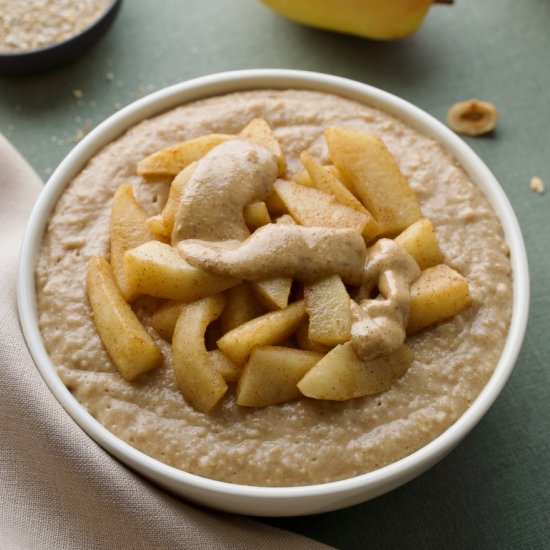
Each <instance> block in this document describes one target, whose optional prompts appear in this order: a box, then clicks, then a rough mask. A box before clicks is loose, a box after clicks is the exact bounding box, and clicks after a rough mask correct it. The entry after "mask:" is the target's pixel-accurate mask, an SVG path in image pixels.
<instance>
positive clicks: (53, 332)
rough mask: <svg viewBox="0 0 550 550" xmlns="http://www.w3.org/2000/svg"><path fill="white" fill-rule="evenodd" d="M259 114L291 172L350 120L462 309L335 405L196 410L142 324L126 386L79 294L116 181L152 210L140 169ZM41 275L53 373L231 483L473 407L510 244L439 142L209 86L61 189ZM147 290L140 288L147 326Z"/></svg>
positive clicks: (272, 478)
mask: <svg viewBox="0 0 550 550" xmlns="http://www.w3.org/2000/svg"><path fill="white" fill-rule="evenodd" d="M254 117H259V118H262V119H265V120H266V121H267V122H268V123H269V125H270V126H271V128H272V129H273V130H274V133H275V135H276V137H277V138H278V140H279V142H280V144H281V147H282V148H283V151H284V153H285V156H286V161H287V166H288V172H289V173H291V174H292V173H294V172H297V171H299V170H301V169H302V166H301V164H300V161H299V158H298V157H299V154H300V152H301V151H302V150H304V149H306V150H308V151H309V152H310V153H311V154H312V155H314V156H315V157H317V158H319V159H321V160H325V161H326V159H327V151H326V144H325V141H324V138H323V131H324V129H325V128H326V127H328V126H341V127H353V128H357V129H361V130H364V131H367V132H371V133H373V134H377V135H378V136H380V137H381V138H382V139H383V140H384V142H385V143H386V145H387V146H388V148H389V149H390V151H391V153H392V154H393V155H394V157H395V158H396V160H397V162H398V164H399V166H400V168H401V170H402V172H403V173H404V174H405V176H406V177H407V178H408V180H409V184H410V186H411V188H412V189H413V191H414V192H415V195H416V197H417V198H418V201H419V202H420V206H421V209H422V214H423V215H424V216H426V217H428V218H429V219H430V220H431V221H432V222H433V224H434V226H435V229H436V233H437V238H438V240H439V244H440V246H441V250H442V251H443V254H444V258H445V263H447V264H449V265H450V266H451V267H452V268H454V269H455V270H457V271H458V272H460V273H461V274H462V275H464V276H465V277H467V279H468V282H469V289H470V294H471V297H472V300H473V305H472V307H470V308H469V309H467V310H465V311H464V312H462V313H460V314H459V315H457V316H456V317H454V318H453V319H451V320H450V321H447V322H444V323H441V324H438V325H436V326H434V327H432V328H429V329H427V330H424V331H422V332H420V333H418V334H416V335H413V336H410V337H408V338H407V344H408V345H409V346H410V348H411V349H412V351H413V362H412V365H411V366H410V367H409V369H408V370H407V372H405V374H404V375H403V376H402V377H401V378H399V379H398V380H397V381H396V382H395V383H394V384H393V385H392V387H391V388H390V389H389V390H388V391H386V392H383V393H381V394H378V395H373V396H367V397H361V398H357V399H352V400H349V401H345V402H331V401H318V400H314V399H308V398H303V399H298V400H294V401H290V402H288V403H283V404H280V405H275V406H270V407H265V408H247V407H240V406H237V405H236V404H235V400H234V391H233V389H231V388H230V390H229V392H228V394H227V395H226V396H225V397H224V398H223V400H222V401H221V403H220V404H219V405H218V406H217V407H215V408H214V409H213V410H212V411H211V412H210V413H208V414H204V413H201V412H198V411H197V410H195V409H194V408H192V407H190V406H189V405H188V404H187V403H186V401H185V400H184V398H183V397H182V394H181V392H180V391H179V389H178V387H177V385H176V382H175V379H174V374H173V371H172V369H171V368H170V367H171V351H170V350H171V347H170V345H169V344H168V343H167V342H166V341H165V340H163V339H162V338H160V337H158V336H157V335H156V334H155V332H154V331H153V329H152V328H150V327H149V329H150V330H149V331H150V333H151V335H152V336H153V338H154V340H155V342H156V343H157V344H158V345H159V346H160V348H161V350H162V352H163V355H164V363H163V365H162V367H160V368H159V369H156V370H154V371H151V373H149V374H146V375H144V376H143V377H141V378H139V379H138V380H137V381H135V382H131V383H130V382H126V381H125V380H124V379H123V378H122V377H121V376H120V374H119V373H118V372H117V371H116V369H115V368H114V366H113V364H112V362H111V361H110V359H109V356H108V355H107V353H106V351H105V349H104V347H103V345H102V343H101V341H100V339H99V337H98V335H97V333H96V330H95V328H94V324H93V320H92V318H91V316H90V306H89V304H88V301H87V299H86V295H85V279H86V263H87V260H88V259H89V258H91V257H92V256H94V255H108V252H109V217H110V210H111V203H112V199H113V195H114V192H115V190H116V189H117V188H118V187H119V186H120V185H121V184H123V183H126V182H130V183H131V184H132V186H133V189H134V192H135V195H136V197H137V199H138V200H139V202H140V204H141V205H142V207H143V208H144V209H145V210H146V211H147V213H148V215H154V214H156V213H158V212H159V211H160V209H161V208H162V206H163V204H164V202H165V201H166V197H167V193H168V184H167V183H166V181H160V180H159V181H158V182H156V183H155V182H154V183H151V182H147V183H145V182H144V181H143V180H142V178H141V177H139V176H137V175H136V165H137V163H138V161H139V160H141V159H143V158H144V157H146V156H147V155H149V154H151V153H153V152H154V151H157V150H159V149H162V148H164V147H167V146H169V145H172V144H174V143H177V142H180V141H183V140H186V139H190V138H193V137H196V136H200V135H205V134H210V133H238V132H239V131H240V130H241V129H242V128H243V127H244V126H245V125H246V124H247V123H248V122H249V120H250V119H252V118H254ZM36 282H37V283H36V284H37V293H38V310H39V320H40V328H41V331H42V334H43V336H44V341H45V344H46V348H47V350H48V352H49V354H50V356H51V358H52V361H53V362H54V364H55V365H56V366H57V370H58V373H59V376H60V377H61V379H62V380H63V382H64V383H65V384H66V385H67V387H68V388H69V389H70V391H71V392H72V393H73V395H74V396H75V397H76V398H77V399H78V401H79V402H81V403H82V404H83V405H84V406H85V408H86V409H87V410H88V411H89V412H90V414H92V415H93V416H94V417H95V418H96V419H97V420H98V421H99V422H101V423H102V424H103V425H104V426H105V427H106V428H107V429H109V430H110V431H111V432H113V433H114V434H115V435H116V436H118V437H119V438H121V439H122V440H124V441H126V442H128V443H130V444H131V445H133V446H134V447H136V448H137V449H139V450H141V451H143V452H144V453H146V454H148V455H150V456H153V457H154V458H157V459H158V460H160V461H162V462H165V463H167V464H170V465H172V466H174V467H176V468H179V469H182V470H185V471H188V472H191V473H194V474H197V475H200V476H204V477H208V478H212V479H218V480H223V481H228V482H234V483H243V484H249V485H261V486H297V485H308V484H314V483H325V482H329V481H334V480H338V479H344V478H349V477H353V476H356V475H359V474H362V473H366V472H368V471H372V470H375V469H377V468H380V467H382V466H384V465H387V464H390V463H392V462H394V461H396V460H398V459H400V458H403V457H404V456H406V455H408V454H410V453H412V452H413V451H415V450H417V449H419V448H420V447H422V446H424V445H425V444H427V443H429V442H430V441H431V440H433V439H434V438H435V437H437V436H438V435H439V434H441V433H442V432H443V431H444V430H445V429H446V428H448V427H449V426H450V425H451V424H452V423H453V422H454V421H455V420H457V419H458V418H459V417H460V416H461V414H462V413H463V412H464V411H465V410H466V409H467V408H468V406H469V405H470V404H471V403H472V401H473V400H474V399H475V398H476V397H477V395H478V394H479V392H480V391H481V389H482V388H483V387H484V385H485V384H486V382H487V381H488V379H489V377H490V376H491V374H492V372H493V370H494V368H495V366H496V363H497V361H498V359H499V357H500V354H501V351H502V348H503V346H504V341H505V338H506V335H507V331H508V326H509V322H510V317H511V307H512V281H511V270H510V263H509V259H508V251H507V247H506V244H505V243H504V240H503V236H502V230H501V227H500V223H499V221H498V219H497V217H496V215H495V214H494V212H493V211H492V209H491V207H490V205H489V203H488V202H487V200H486V199H485V197H484V196H483V195H482V193H481V192H480V190H479V189H478V188H477V187H475V186H474V185H473V184H472V183H471V182H470V181H469V179H468V177H467V176H466V174H465V173H464V171H463V170H462V169H461V168H460V166H458V165H457V163H456V162H455V161H454V160H453V159H452V158H451V157H450V156H449V155H448V154H446V153H445V152H444V151H443V149H442V148H441V146H439V145H438V144H437V143H436V142H434V141H433V140H431V139H428V138H426V137H424V136H422V135H420V134H419V133H417V132H416V131H414V130H412V129H411V128H409V127H408V126H406V125H405V124H403V123H401V122H399V121H398V120H396V119H394V118H392V117H390V116H389V115H387V114H384V113H382V112H380V111H378V110H376V109H373V108H370V107H368V106H364V105H362V104H358V103H356V102H353V101H349V100H346V99H343V98H339V97H336V96H332V95H328V94H321V93H317V92H309V91H293V90H288V91H250V92H240V93H234V94H228V95H225V96H219V97H214V98H210V99H205V100H201V101H197V102H193V103H191V104H188V105H183V106H181V107H179V108H176V109H174V110H172V111H170V112H167V113H164V114H161V115H159V116H157V117H155V118H153V119H151V120H147V121H144V122H142V123H140V124H138V125H137V126H136V127H134V128H132V129H131V130H129V131H128V132H127V133H125V134H124V135H123V136H121V137H120V138H118V139H117V140H115V142H113V143H112V144H110V145H108V146H107V147H105V148H104V149H103V150H102V151H100V152H99V153H98V154H97V155H96V156H95V157H94V158H93V159H92V160H91V161H90V162H89V164H88V165H87V166H86V168H85V169H84V170H83V171H82V173H81V174H80V175H78V176H77V177H76V178H75V180H74V181H73V182H72V183H71V184H70V185H69V187H68V188H67V190H66V191H65V192H64V194H63V195H62V197H61V199H60V200H59V202H58V204H57V207H56V209H55V211H54V213H53V215H52V218H51V221H50V224H49V226H48V230H47V234H46V237H45V240H44V243H43V245H42V248H41V252H40V256H39V260H38V265H37V271H36ZM150 307H151V302H150V301H149V302H147V301H141V302H140V300H137V301H136V302H135V309H136V310H137V311H138V314H139V316H140V318H141V319H143V321H144V323H145V325H147V323H148V319H149V317H150Z"/></svg>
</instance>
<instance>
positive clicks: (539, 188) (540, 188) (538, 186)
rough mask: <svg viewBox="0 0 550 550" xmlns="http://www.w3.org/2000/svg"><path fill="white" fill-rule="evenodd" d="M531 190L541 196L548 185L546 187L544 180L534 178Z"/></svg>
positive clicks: (530, 184)
mask: <svg viewBox="0 0 550 550" xmlns="http://www.w3.org/2000/svg"><path fill="white" fill-rule="evenodd" d="M529 189H531V191H534V192H535V193H538V194H539V195H542V194H543V193H544V192H545V191H546V185H544V182H543V181H542V178H539V176H533V177H532V178H531V182H530V183H529Z"/></svg>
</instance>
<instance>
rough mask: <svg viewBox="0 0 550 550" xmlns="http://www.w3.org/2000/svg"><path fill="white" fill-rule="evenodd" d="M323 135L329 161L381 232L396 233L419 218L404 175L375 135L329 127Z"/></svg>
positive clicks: (418, 211)
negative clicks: (349, 185)
mask: <svg viewBox="0 0 550 550" xmlns="http://www.w3.org/2000/svg"><path fill="white" fill-rule="evenodd" d="M325 138H326V141H327V145H328V149H329V152H330V156H331V158H332V162H333V163H334V165H335V166H336V168H338V170H339V171H340V173H341V174H342V176H343V177H344V178H345V179H347V180H349V181H350V182H351V184H352V186H353V189H354V191H355V194H356V195H357V197H358V198H359V199H360V200H361V202H362V203H363V204H364V205H365V207H366V208H367V210H368V211H369V212H370V213H371V214H372V215H373V216H374V218H375V219H376V221H377V222H378V224H379V226H380V233H381V235H384V236H394V235H397V234H398V233H400V232H401V231H403V230H404V229H405V228H407V227H408V226H409V225H411V224H412V223H414V222H415V221H416V220H418V219H419V218H420V217H421V212H420V205H419V204H418V200H417V199H416V197H415V195H414V192H413V190H412V189H411V188H410V186H409V183H408V181H407V178H405V176H404V175H403V173H402V172H401V170H400V168H399V166H398V164H397V162H396V161H395V159H394V157H393V156H392V154H391V153H390V151H389V150H388V148H387V147H386V145H385V144H384V142H383V141H382V140H381V139H380V138H379V137H377V136H375V135H372V134H368V133H366V132H361V131H359V130H355V129H351V128H338V127H331V128H327V129H326V131H325Z"/></svg>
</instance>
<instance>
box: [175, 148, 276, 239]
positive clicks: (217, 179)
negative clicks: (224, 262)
mask: <svg viewBox="0 0 550 550" xmlns="http://www.w3.org/2000/svg"><path fill="white" fill-rule="evenodd" d="M276 177H277V159H276V158H275V155H273V153H271V152H270V151H268V150H267V149H266V148H265V147H262V146H260V145H256V144H254V143H251V142H249V141H242V140H232V141H228V142H226V143H222V144H220V145H218V146H216V147H214V148H213V149H212V150H211V151H209V152H208V153H207V154H206V155H205V156H204V157H203V158H202V159H201V160H200V161H199V162H198V164H197V167H196V168H195V171H194V172H193V175H192V176H191V177H190V179H189V181H188V182H187V183H186V185H185V188H184V190H183V193H182V197H181V201H180V205H179V208H178V211H177V214H176V219H175V223H174V230H173V233H172V243H173V244H174V245H175V244H176V243H178V242H180V241H182V240H183V239H203V240H206V241H226V240H231V239H235V240H238V241H243V240H244V239H246V238H247V237H248V236H249V235H250V231H249V230H248V228H247V227H246V224H245V222H244V218H243V209H244V207H245V206H246V205H247V204H249V203H251V202H254V201H259V200H263V199H265V198H266V197H267V195H268V194H269V192H270V190H271V186H272V185H273V182H274V181H275V178H276Z"/></svg>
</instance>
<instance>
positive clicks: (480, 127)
mask: <svg viewBox="0 0 550 550" xmlns="http://www.w3.org/2000/svg"><path fill="white" fill-rule="evenodd" d="M447 122H448V124H449V126H450V127H451V128H452V129H453V130H454V131H455V132H458V133H459V134H466V135H468V136H479V135H481V134H487V133H488V132H491V131H492V130H494V129H495V127H496V125H497V122H498V111H497V109H496V107H495V106H494V105H493V104H492V103H489V102H487V101H479V100H477V99H469V100H468V101H459V102H458V103H455V104H454V105H451V108H450V109H449V111H448V112H447Z"/></svg>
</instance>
